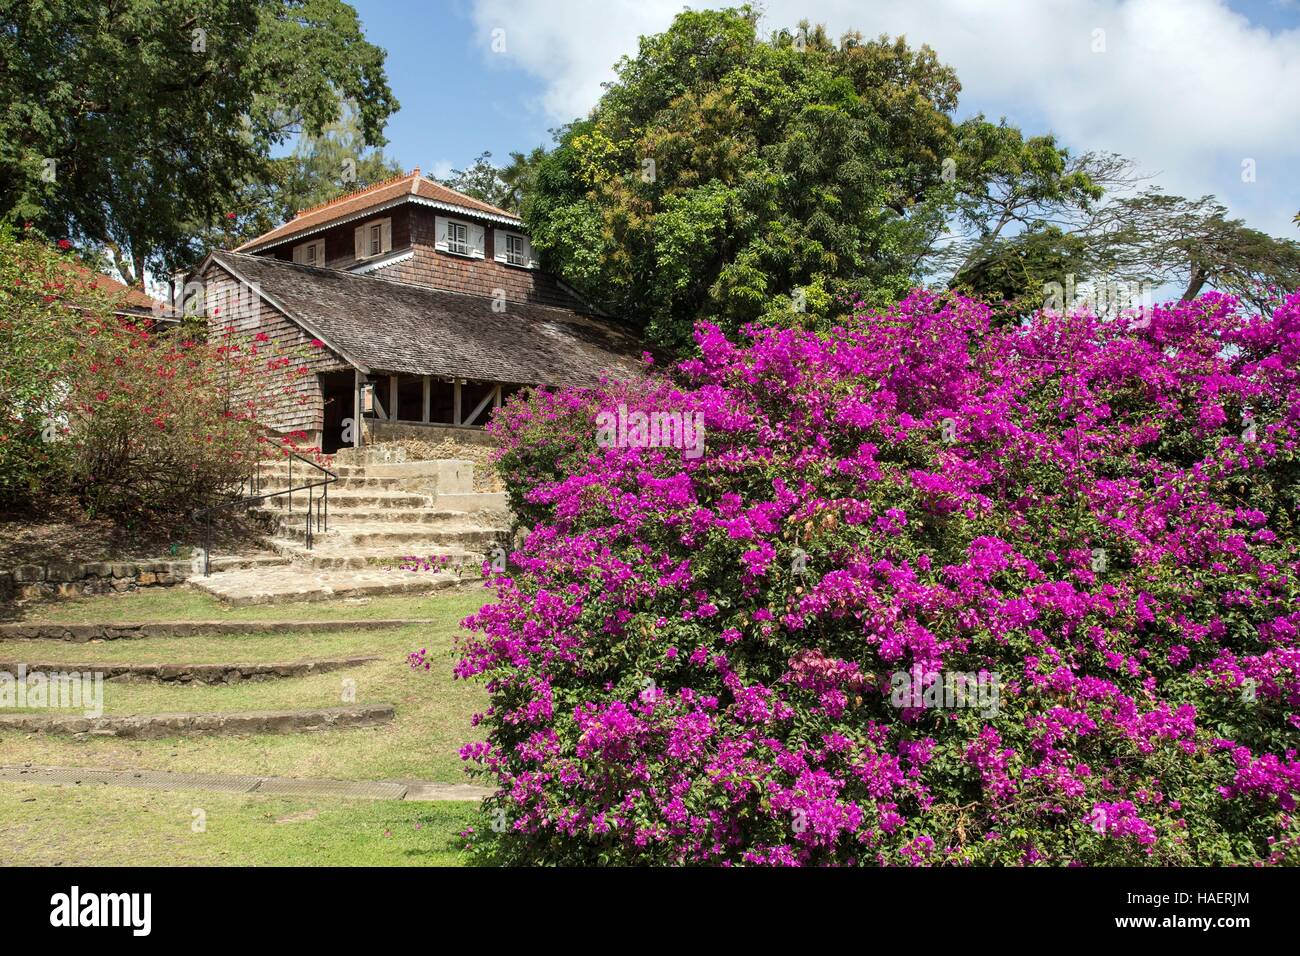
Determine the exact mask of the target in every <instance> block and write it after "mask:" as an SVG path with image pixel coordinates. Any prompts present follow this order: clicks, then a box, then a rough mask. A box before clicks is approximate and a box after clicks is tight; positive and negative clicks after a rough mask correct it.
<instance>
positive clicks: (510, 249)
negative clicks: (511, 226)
mask: <svg viewBox="0 0 1300 956" xmlns="http://www.w3.org/2000/svg"><path fill="white" fill-rule="evenodd" d="M506 262H508V263H510V264H511V265H512V266H526V265H528V256H527V255H526V254H525V253H524V237H523V236H513V235H510V234H509V233H507V234H506Z"/></svg>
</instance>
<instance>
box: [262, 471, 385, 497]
mask: <svg viewBox="0 0 1300 956" xmlns="http://www.w3.org/2000/svg"><path fill="white" fill-rule="evenodd" d="M263 479H264V480H263V482H262V487H261V489H260V490H259V491H258V494H262V495H269V494H275V493H276V492H278V491H287V490H288V488H289V483H288V481H285V480H283V479H281V478H279V477H276V476H272V477H269V478H267V477H266V476H263ZM323 480H324V479H323V478H321V477H320V476H318V475H313V476H311V477H310V478H307V479H304V478H300V477H299V476H298V475H297V474H295V475H294V482H293V487H294V488H301V487H303V486H304V485H307V484H313V485H319V484H320V483H321V482H322V481H323ZM401 481H402V480H401V479H400V478H376V477H373V476H371V475H349V476H348V477H346V478H338V479H336V480H334V481H331V482H329V489H330V495H331V497H332V496H333V495H334V492H336V491H383V490H397V489H400V488H401ZM299 494H301V495H302V496H303V497H304V498H305V497H307V492H306V490H303V491H302V492H294V497H295V498H297V497H298V495H299ZM313 494H320V488H319V487H317V488H315V489H313Z"/></svg>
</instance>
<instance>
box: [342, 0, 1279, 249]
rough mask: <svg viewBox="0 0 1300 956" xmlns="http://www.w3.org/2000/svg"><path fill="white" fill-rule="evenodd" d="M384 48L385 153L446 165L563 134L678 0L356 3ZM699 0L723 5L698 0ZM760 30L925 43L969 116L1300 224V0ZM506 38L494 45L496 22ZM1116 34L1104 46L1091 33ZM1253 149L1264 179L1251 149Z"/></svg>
mask: <svg viewBox="0 0 1300 956" xmlns="http://www.w3.org/2000/svg"><path fill="white" fill-rule="evenodd" d="M353 3H354V6H355V7H356V8H357V10H358V13H359V14H360V17H361V20H362V23H363V25H364V27H365V30H366V33H367V36H368V37H369V38H370V40H371V41H372V42H374V43H377V44H379V45H380V46H382V47H384V48H385V49H386V50H387V51H388V61H387V69H388V75H389V81H390V83H391V84H392V87H393V89H394V92H395V93H396V94H397V97H398V99H399V100H400V101H401V104H402V108H401V110H400V112H398V113H397V114H395V115H394V116H393V117H392V119H391V120H390V123H389V127H388V131H387V132H388V137H389V145H388V147H387V151H388V152H389V154H390V155H392V156H394V157H395V158H396V159H397V160H398V161H399V162H401V163H402V164H403V165H404V166H406V167H408V168H409V167H411V166H415V165H419V166H420V167H421V168H422V169H424V170H425V171H426V172H433V173H434V174H435V175H438V174H439V173H445V172H446V171H447V170H448V169H449V168H450V167H451V166H453V165H454V166H463V165H465V164H466V163H468V162H470V161H471V160H472V159H473V158H474V157H475V156H476V155H477V154H478V153H479V152H481V151H482V150H484V149H489V150H491V151H492V153H493V155H494V157H495V158H496V159H497V160H498V161H502V160H504V159H505V157H506V155H507V154H508V153H509V152H510V151H511V150H526V149H529V148H531V147H533V146H536V145H538V144H539V143H546V144H549V143H550V141H551V140H550V135H549V130H550V129H551V128H553V127H555V126H558V125H560V124H561V123H563V122H566V121H568V120H570V119H572V118H574V117H575V116H578V115H580V114H582V113H585V112H586V110H588V109H589V108H590V107H591V105H592V104H593V103H594V102H595V101H596V98H597V97H598V96H599V93H600V83H601V82H602V81H604V80H607V79H609V78H610V77H611V75H612V74H611V71H610V67H611V66H612V64H613V63H614V61H615V60H616V59H617V58H618V56H619V55H620V54H623V53H631V52H633V51H634V50H635V45H636V38H637V36H638V35H640V34H642V33H649V32H657V31H659V30H662V29H664V28H665V27H666V26H667V25H668V24H669V23H670V22H671V20H672V17H673V15H674V14H675V13H676V12H677V11H679V10H680V9H682V4H681V3H679V2H673V0H441V2H435V3H430V2H428V0H424V2H414V0H353ZM694 5H695V6H712V5H715V4H709V3H699V2H696V3H695V4H694ZM762 6H763V8H764V11H765V20H764V29H769V30H770V29H775V28H777V27H781V26H788V25H793V24H794V23H795V22H797V21H798V19H799V18H800V17H803V16H806V17H808V18H809V19H812V20H813V21H816V22H824V23H826V24H827V26H828V28H829V29H830V31H831V33H832V34H833V35H836V34H838V33H839V32H840V31H841V30H843V29H845V28H848V27H855V28H857V29H860V30H862V31H863V32H864V33H866V34H868V35H871V34H876V33H881V32H887V33H890V34H903V35H905V36H907V38H908V40H909V42H911V43H912V44H913V45H918V44H920V43H923V42H924V43H929V44H930V45H931V46H932V47H934V49H935V50H936V51H937V52H938V54H939V57H940V58H941V59H942V60H944V61H945V62H947V63H949V64H951V65H952V66H954V67H955V68H956V70H957V73H958V76H959V77H960V78H961V80H962V83H963V87H964V89H963V94H962V101H961V106H960V108H959V110H958V116H959V118H960V117H964V116H967V115H970V114H971V113H974V112H976V111H981V112H984V113H986V114H988V115H990V116H993V117H997V116H1006V117H1007V118H1008V119H1010V120H1011V121H1013V122H1015V123H1017V124H1019V125H1021V126H1022V127H1023V128H1024V129H1025V130H1026V131H1028V132H1041V131H1049V130H1050V131H1052V132H1055V133H1056V134H1057V135H1058V137H1059V138H1060V139H1061V141H1062V142H1063V143H1064V144H1065V145H1067V146H1068V147H1070V148H1071V149H1073V150H1075V151H1084V150H1089V149H1104V150H1113V151H1116V152H1119V153H1122V154H1124V155H1127V156H1129V157H1131V158H1133V159H1135V160H1136V161H1137V162H1138V163H1139V164H1140V165H1141V167H1142V169H1143V171H1144V172H1145V173H1147V174H1149V175H1151V176H1152V177H1153V182H1154V183H1156V184H1157V185H1160V186H1162V187H1164V188H1165V189H1167V190H1168V191H1170V192H1174V193H1181V194H1185V195H1202V194H1205V193H1214V194H1216V195H1218V196H1219V197H1220V198H1221V199H1222V200H1224V201H1225V202H1226V203H1227V204H1228V205H1229V207H1230V208H1231V209H1232V211H1233V212H1234V213H1235V214H1236V215H1239V216H1242V217H1243V218H1245V219H1246V220H1247V221H1248V222H1250V223H1251V224H1252V225H1255V226H1257V227H1259V228H1263V229H1265V230H1267V231H1269V232H1272V233H1274V234H1276V235H1284V236H1288V237H1291V238H1297V237H1300V232H1298V231H1297V230H1296V229H1295V227H1294V226H1293V225H1292V224H1291V221H1290V220H1291V217H1292V216H1293V215H1294V214H1295V213H1296V211H1297V210H1300V175H1298V174H1297V173H1298V172H1300V137H1297V135H1296V134H1297V131H1300V0H1068V2H1067V0H988V2H986V3H980V2H976V0H872V2H870V3H864V2H862V0H766V2H764V3H763V4H762ZM496 30H500V31H503V33H501V34H499V37H500V38H503V39H504V41H505V50H504V51H498V52H493V50H492V47H491V43H492V39H493V35H494V34H493V31H496ZM1098 30H1101V31H1103V33H1104V39H1105V42H1104V49H1103V50H1101V51H1097V50H1095V49H1093V47H1094V46H1095V39H1096V36H1097V33H1096V31H1098ZM1247 160H1250V161H1252V163H1253V168H1254V171H1255V178H1254V180H1253V181H1244V180H1243V175H1242V169H1243V163H1244V162H1246V161H1247Z"/></svg>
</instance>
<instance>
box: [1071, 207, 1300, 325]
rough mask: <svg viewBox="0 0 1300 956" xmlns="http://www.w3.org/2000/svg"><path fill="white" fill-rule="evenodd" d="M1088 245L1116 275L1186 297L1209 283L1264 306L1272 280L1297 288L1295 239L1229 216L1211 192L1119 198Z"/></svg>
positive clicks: (1299, 264)
mask: <svg viewBox="0 0 1300 956" xmlns="http://www.w3.org/2000/svg"><path fill="white" fill-rule="evenodd" d="M1089 243H1090V246H1091V249H1092V251H1091V258H1092V259H1093V260H1094V261H1095V262H1096V263H1097V265H1098V268H1099V269H1102V270H1104V271H1106V272H1107V273H1109V274H1110V275H1112V276H1114V277H1116V278H1128V279H1136V280H1141V281H1149V282H1153V283H1155V284H1157V285H1165V284H1174V283H1176V284H1177V285H1179V286H1181V287H1182V288H1183V293H1182V298H1183V299H1184V300H1188V299H1193V298H1195V297H1196V296H1197V295H1199V294H1200V293H1201V292H1203V291H1205V290H1206V289H1207V288H1213V289H1217V290H1219V291H1220V292H1227V293H1231V294H1233V295H1237V296H1240V297H1242V298H1243V299H1245V300H1246V301H1248V302H1251V303H1252V304H1254V305H1256V306H1257V307H1259V308H1265V307H1266V306H1267V304H1268V302H1269V301H1270V300H1271V299H1272V296H1271V294H1270V293H1269V291H1268V288H1269V287H1270V286H1272V287H1275V288H1281V289H1285V290H1291V289H1296V288H1300V243H1298V242H1295V241H1294V240H1291V239H1276V238H1274V237H1273V236H1270V235H1268V234H1267V233H1264V232H1261V231H1259V230H1258V229H1252V228H1250V227H1249V226H1247V225H1246V224H1245V223H1244V222H1243V221H1242V220H1240V219H1233V218H1230V217H1229V215H1228V210H1227V208H1226V207H1225V206H1224V205H1223V204H1222V203H1220V202H1219V201H1218V200H1216V199H1215V198H1214V197H1213V196H1202V197H1201V198H1199V199H1187V198H1185V197H1182V196H1170V195H1166V194H1164V193H1162V192H1160V191H1159V190H1154V189H1152V190H1146V191H1145V192H1142V193H1140V194H1139V195H1137V196H1131V197H1125V198H1122V199H1118V200H1116V201H1115V202H1114V203H1113V204H1111V205H1110V207H1108V209H1107V211H1106V217H1105V220H1104V228H1100V229H1097V230H1095V231H1093V232H1092V233H1091V234H1090V235H1089Z"/></svg>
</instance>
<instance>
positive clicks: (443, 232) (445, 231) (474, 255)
mask: <svg viewBox="0 0 1300 956" xmlns="http://www.w3.org/2000/svg"><path fill="white" fill-rule="evenodd" d="M434 233H435V235H434V247H435V248H436V249H437V250H438V251H439V252H450V253H451V254H452V255H456V256H467V257H469V258H471V259H482V258H483V240H484V237H485V236H486V234H487V230H486V229H485V228H484V227H483V226H480V225H478V224H477V223H472V222H465V221H464V220H459V219H447V218H444V217H443V216H438V217H437V223H436V225H435V227H434Z"/></svg>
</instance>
